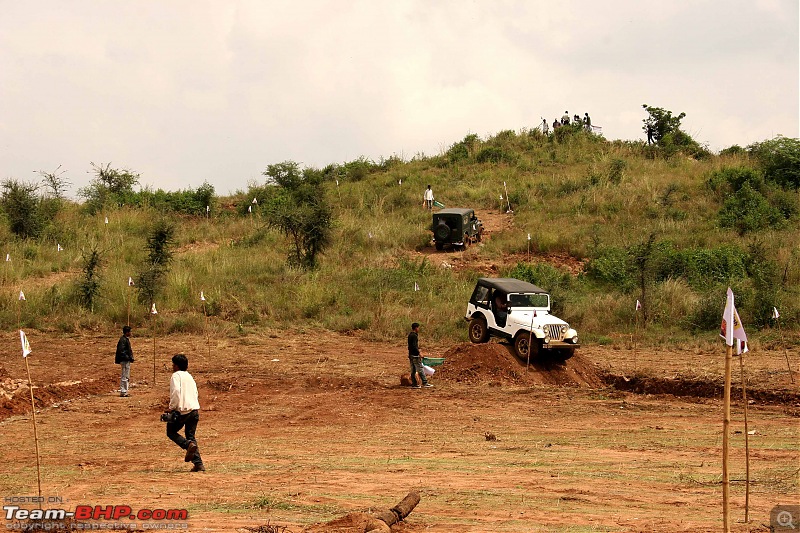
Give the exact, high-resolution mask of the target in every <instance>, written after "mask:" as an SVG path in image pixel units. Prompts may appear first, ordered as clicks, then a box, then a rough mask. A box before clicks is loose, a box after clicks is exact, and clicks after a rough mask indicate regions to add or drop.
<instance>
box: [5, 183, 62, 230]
mask: <svg viewBox="0 0 800 533" xmlns="http://www.w3.org/2000/svg"><path fill="white" fill-rule="evenodd" d="M38 188H39V186H38V185H34V184H32V183H23V182H19V181H16V180H6V181H4V182H3V195H2V197H1V198H0V207H2V209H3V212H4V213H5V214H6V218H7V219H8V226H9V229H10V230H11V233H13V234H14V235H16V236H18V237H21V238H23V239H35V238H37V237H39V236H40V235H41V234H42V231H43V230H44V227H45V225H46V221H47V220H50V219H49V218H46V217H45V216H43V213H42V200H41V198H39V197H37V196H36V194H35V193H36V191H37V190H38Z"/></svg>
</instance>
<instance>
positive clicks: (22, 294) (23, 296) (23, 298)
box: [19, 291, 27, 302]
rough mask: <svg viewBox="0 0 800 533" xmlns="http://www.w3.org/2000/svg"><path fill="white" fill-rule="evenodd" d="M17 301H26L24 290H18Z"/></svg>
mask: <svg viewBox="0 0 800 533" xmlns="http://www.w3.org/2000/svg"><path fill="white" fill-rule="evenodd" d="M19 301H20V302H26V301H27V300H26V299H25V293H24V292H22V291H19Z"/></svg>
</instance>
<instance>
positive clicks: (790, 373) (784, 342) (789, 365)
mask: <svg viewBox="0 0 800 533" xmlns="http://www.w3.org/2000/svg"><path fill="white" fill-rule="evenodd" d="M775 320H776V321H777V322H778V333H779V334H780V336H781V344H782V345H783V356H784V357H785V358H786V368H787V369H789V379H791V380H792V384H794V372H792V365H791V363H789V350H788V349H786V341H785V340H784V339H783V331H782V330H781V319H780V318H776V319H775Z"/></svg>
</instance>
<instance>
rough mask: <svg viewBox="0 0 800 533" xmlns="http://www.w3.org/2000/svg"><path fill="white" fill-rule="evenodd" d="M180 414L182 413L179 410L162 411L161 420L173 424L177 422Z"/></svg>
mask: <svg viewBox="0 0 800 533" xmlns="http://www.w3.org/2000/svg"><path fill="white" fill-rule="evenodd" d="M179 416H180V413H178V411H167V412H166V413H161V421H162V422H166V423H167V424H171V423H174V422H177V421H178V417H179Z"/></svg>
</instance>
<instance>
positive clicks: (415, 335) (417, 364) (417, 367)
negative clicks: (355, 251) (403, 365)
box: [408, 322, 433, 389]
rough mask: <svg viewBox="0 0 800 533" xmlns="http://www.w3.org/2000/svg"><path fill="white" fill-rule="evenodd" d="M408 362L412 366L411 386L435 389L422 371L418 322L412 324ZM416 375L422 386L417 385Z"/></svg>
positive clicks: (409, 335) (409, 336)
mask: <svg viewBox="0 0 800 533" xmlns="http://www.w3.org/2000/svg"><path fill="white" fill-rule="evenodd" d="M408 361H409V363H410V365H411V386H412V387H413V388H415V389H420V388H422V387H427V388H430V387H433V385H431V384H430V383H428V378H427V377H425V371H424V370H423V369H422V355H420V353H419V324H418V323H416V322H414V323H413V324H411V333H409V334H408ZM416 374H419V379H420V380H421V381H422V385H420V384H419V383H417V378H416Z"/></svg>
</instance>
